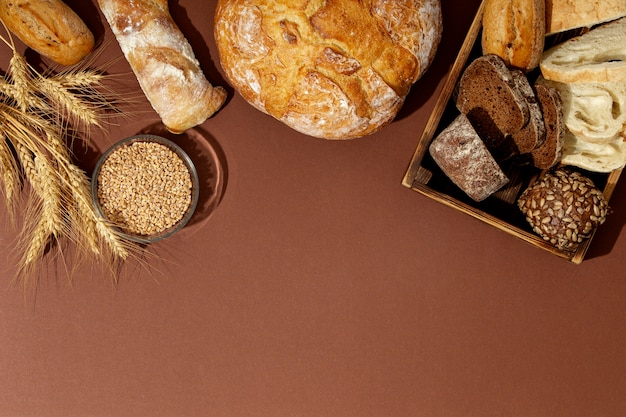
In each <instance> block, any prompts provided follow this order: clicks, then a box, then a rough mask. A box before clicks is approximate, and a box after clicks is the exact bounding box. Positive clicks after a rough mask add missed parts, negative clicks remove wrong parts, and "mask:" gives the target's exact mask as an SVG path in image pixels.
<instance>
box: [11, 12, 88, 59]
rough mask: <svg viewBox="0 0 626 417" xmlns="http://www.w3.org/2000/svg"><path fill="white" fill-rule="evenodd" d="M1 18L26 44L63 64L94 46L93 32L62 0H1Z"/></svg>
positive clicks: (85, 54)
mask: <svg viewBox="0 0 626 417" xmlns="http://www.w3.org/2000/svg"><path fill="white" fill-rule="evenodd" d="M0 19H2V21H3V22H4V24H5V25H6V27H7V29H9V31H11V32H12V33H13V34H14V35H15V36H17V37H18V38H19V39H20V40H21V41H22V42H24V44H25V45H26V46H28V47H29V48H31V49H33V50H34V51H36V52H38V53H39V54H41V55H43V56H45V57H47V58H50V59H51V60H53V61H54V62H56V63H58V64H61V65H74V64H76V63H78V62H80V61H81V60H82V59H83V58H85V57H86V56H87V55H88V54H89V53H91V51H92V50H93V48H94V37H93V33H91V31H90V30H89V28H88V27H87V26H86V25H85V22H83V20H82V19H81V18H80V17H79V16H78V15H77V14H76V13H75V12H74V11H73V10H72V9H71V8H70V7H69V6H68V5H66V4H65V3H63V2H62V1H61V0H40V1H35V0H0Z"/></svg>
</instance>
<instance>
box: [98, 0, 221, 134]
mask: <svg viewBox="0 0 626 417" xmlns="http://www.w3.org/2000/svg"><path fill="white" fill-rule="evenodd" d="M98 3H99V5H100V9H101V10H102V12H103V14H104V15H105V17H106V19H107V21H108V22H109V25H110V26H111V30H112V31H113V33H114V35H115V37H116V39H117V41H118V43H119V45H120V47H121V49H122V52H123V53H124V56H125V57H126V59H127V60H128V62H129V64H130V66H131V68H132V70H133V72H134V73H135V76H136V77H137V80H138V81H139V85H140V86H141V88H142V90H143V92H144V93H145V95H146V98H147V99H148V101H150V104H151V105H152V107H153V108H154V110H155V111H156V112H157V113H158V114H159V116H160V117H161V120H162V121H163V124H164V125H165V126H166V127H167V128H168V129H169V130H170V131H171V132H173V133H182V132H184V131H185V130H187V129H189V128H191V127H194V126H196V125H198V124H201V123H202V122H204V121H205V120H206V119H207V118H209V117H211V116H212V115H213V114H214V113H215V112H216V111H217V110H219V109H220V108H221V106H222V105H223V104H224V102H225V100H226V91H225V90H224V89H223V88H222V87H214V86H212V85H211V84H210V83H209V81H208V80H207V79H206V77H205V75H204V73H203V72H202V69H201V68H200V65H199V63H198V61H197V60H196V58H195V55H194V52H193V50H192V48H191V45H190V44H189V42H188V41H187V39H186V38H185V36H184V35H183V33H182V32H181V31H180V29H179V28H178V27H177V26H176V23H175V22H174V21H173V20H172V17H171V16H170V13H169V10H168V8H167V0H134V1H132V2H128V1H125V0H98Z"/></svg>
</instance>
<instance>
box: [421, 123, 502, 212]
mask: <svg viewBox="0 0 626 417" xmlns="http://www.w3.org/2000/svg"><path fill="white" fill-rule="evenodd" d="M429 153H430V155H431V156H432V158H433V160H434V161H435V163H436V164H437V165H438V166H439V168H441V170H442V171H443V172H444V174H446V176H447V177H448V178H450V180H451V181H452V182H453V183H454V184H456V185H457V186H458V187H459V188H460V189H461V190H463V191H464V192H465V193H466V194H467V195H468V196H469V197H470V198H472V199H473V200H474V201H483V200H484V199H486V198H487V197H489V196H490V195H492V194H493V193H494V192H496V191H497V190H499V189H500V188H502V187H503V186H504V185H506V184H507V183H508V182H509V179H508V178H507V176H506V175H505V174H504V172H503V171H502V169H501V168H500V166H499V165H498V164H497V163H496V161H495V160H494V158H493V156H492V155H491V153H490V152H489V150H488V149H487V147H486V146H485V144H484V142H483V141H482V139H481V138H480V137H479V136H478V134H477V133H476V131H475V130H474V128H473V127H472V125H471V123H470V122H469V120H468V119H467V117H465V115H463V114H460V115H458V116H457V117H456V118H455V119H454V121H452V123H451V124H450V125H448V126H447V127H446V128H445V129H444V130H443V131H442V132H441V133H439V134H438V135H437V137H436V138H435V139H434V140H433V141H432V142H431V144H430V146H429Z"/></svg>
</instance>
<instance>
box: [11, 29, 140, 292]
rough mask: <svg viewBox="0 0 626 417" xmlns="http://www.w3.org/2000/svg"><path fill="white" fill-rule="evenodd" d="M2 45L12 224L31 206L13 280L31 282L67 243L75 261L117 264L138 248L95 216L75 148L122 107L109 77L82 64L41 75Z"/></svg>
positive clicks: (25, 216) (87, 180) (21, 233)
mask: <svg viewBox="0 0 626 417" xmlns="http://www.w3.org/2000/svg"><path fill="white" fill-rule="evenodd" d="M0 40H2V41H3V42H4V43H5V44H6V45H7V46H8V47H9V48H11V50H12V52H13V55H12V58H11V60H10V62H9V64H8V69H7V72H6V75H5V76H2V77H0V134H1V135H3V138H2V140H0V177H1V182H2V186H3V187H2V188H3V191H4V197H5V200H6V204H7V212H8V213H9V217H10V218H11V219H12V220H13V223H15V213H16V211H17V208H18V205H19V206H20V207H21V204H25V207H26V209H25V210H23V211H22V213H23V214H22V215H21V216H20V217H21V220H20V223H21V230H20V231H19V235H18V239H19V245H18V246H17V247H18V249H19V251H20V255H19V256H21V259H20V260H19V261H18V262H19V263H18V273H17V276H16V278H17V279H18V280H20V281H24V282H26V281H28V280H29V279H31V278H33V277H34V276H35V275H36V273H37V270H38V267H39V266H41V263H42V261H43V259H44V257H45V255H46V254H47V253H48V252H49V251H50V250H51V248H52V249H54V250H55V251H57V253H59V251H61V252H62V249H61V248H63V247H66V246H67V245H66V244H67V243H70V244H72V245H73V246H75V251H74V252H75V254H74V256H77V258H76V259H79V258H80V259H93V257H95V258H96V261H98V262H101V263H103V264H106V265H114V264H119V263H120V262H122V261H124V260H126V259H127V258H128V256H129V255H130V254H131V251H132V249H133V245H132V243H131V242H128V241H127V240H125V239H124V238H123V237H122V236H121V235H120V234H118V233H117V231H116V229H115V228H114V227H112V226H111V225H110V224H108V223H107V222H106V221H105V220H103V219H102V218H101V217H99V216H98V214H97V213H96V211H95V209H94V206H93V202H92V198H91V180H90V178H89V177H88V175H87V174H86V172H85V171H84V170H82V169H81V168H79V167H78V166H77V165H76V164H75V162H74V160H73V155H72V151H71V144H72V142H73V141H74V140H75V139H78V135H83V136H87V137H88V136H89V131H90V129H91V128H93V127H102V125H103V121H104V120H105V118H106V117H109V116H110V114H111V112H115V111H116V110H117V109H116V105H115V100H113V99H111V98H110V96H109V95H107V93H106V91H107V90H106V88H103V78H104V77H106V75H104V74H103V73H102V72H99V71H96V70H92V69H89V68H86V67H85V66H75V67H68V68H64V69H63V70H62V71H59V72H53V71H50V70H44V71H37V70H36V69H35V68H34V67H33V66H31V65H30V64H29V63H28V62H27V61H26V59H25V58H24V56H23V55H21V54H20V53H18V52H17V50H16V48H15V45H14V44H13V42H12V40H11V39H10V38H9V39H5V38H3V37H1V36H0ZM103 91H105V92H103ZM107 115H109V116H107ZM80 139H81V140H85V137H81V138H80ZM24 200H25V202H24Z"/></svg>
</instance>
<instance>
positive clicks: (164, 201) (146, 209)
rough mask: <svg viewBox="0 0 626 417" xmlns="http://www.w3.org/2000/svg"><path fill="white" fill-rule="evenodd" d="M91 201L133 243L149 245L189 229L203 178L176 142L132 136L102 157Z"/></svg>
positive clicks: (93, 185)
mask: <svg viewBox="0 0 626 417" xmlns="http://www.w3.org/2000/svg"><path fill="white" fill-rule="evenodd" d="M92 196H93V200H94V205H95V207H96V209H97V210H98V211H99V213H100V214H101V215H102V216H103V217H104V218H106V219H107V220H108V221H110V222H112V223H113V224H114V225H115V226H117V227H119V228H120V230H121V231H122V232H123V233H124V234H126V235H127V236H128V237H129V238H130V239H132V240H135V241H139V242H143V243H150V242H154V241H156V240H160V239H163V238H165V237H168V236H170V235H172V234H173V233H175V232H176V231H178V230H180V229H182V228H183V227H184V226H185V224H187V222H188V221H189V219H190V218H191V216H192V215H193V212H194V210H195V207H196V205H197V201H198V176H197V173H196V170H195V167H194V165H193V162H192V161H191V159H190V158H189V156H188V155H187V154H186V153H185V152H184V151H183V150H182V149H181V148H180V147H179V146H177V145H176V144H175V143H173V142H171V141H170V140H168V139H165V138H162V137H160V136H154V135H140V136H133V137H130V138H128V139H125V140H122V141H120V142H118V143H117V144H115V145H114V146H113V147H111V148H110V149H109V150H107V151H106V152H105V153H104V154H103V155H102V157H101V158H100V160H99V161H98V163H97V165H96V168H95V170H94V174H93V181H92Z"/></svg>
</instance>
